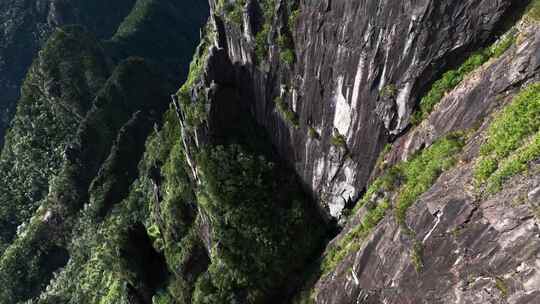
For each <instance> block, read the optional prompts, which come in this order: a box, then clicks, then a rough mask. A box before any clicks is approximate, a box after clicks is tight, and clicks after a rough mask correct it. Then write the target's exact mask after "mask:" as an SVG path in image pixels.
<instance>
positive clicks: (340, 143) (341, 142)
mask: <svg viewBox="0 0 540 304" xmlns="http://www.w3.org/2000/svg"><path fill="white" fill-rule="evenodd" d="M330 143H332V145H333V146H334V147H336V148H341V149H347V139H345V136H343V135H342V134H339V133H338V132H337V131H336V132H335V134H334V135H333V136H332V138H331V139H330Z"/></svg>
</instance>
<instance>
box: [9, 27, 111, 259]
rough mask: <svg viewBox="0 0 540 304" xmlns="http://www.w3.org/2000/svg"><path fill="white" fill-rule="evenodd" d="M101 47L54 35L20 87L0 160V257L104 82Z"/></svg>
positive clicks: (65, 32)
mask: <svg viewBox="0 0 540 304" xmlns="http://www.w3.org/2000/svg"><path fill="white" fill-rule="evenodd" d="M106 62H107V57H106V56H105V55H104V53H103V50H102V48H101V45H100V44H99V42H97V40H96V39H95V38H93V37H92V36H91V35H89V34H87V33H85V32H84V31H83V30H82V29H81V28H78V27H68V28H64V29H60V30H58V31H57V32H55V33H54V34H53V35H52V36H51V38H50V39H49V40H48V42H47V44H46V45H45V47H44V49H43V51H42V52H41V53H40V56H39V57H38V58H37V59H36V61H35V62H34V64H33V65H32V67H31V68H30V71H29V73H28V75H27V77H26V80H25V81H24V83H23V86H22V96H21V99H20V101H19V103H18V107H17V113H16V115H15V117H14V120H13V122H12V128H11V130H10V131H9V132H8V134H7V136H6V144H5V146H4V150H3V151H2V154H1V156H0V171H1V172H2V174H1V176H0V252H3V248H2V247H3V246H4V244H7V243H9V242H10V241H11V239H12V238H13V237H14V235H15V230H16V227H17V226H18V225H20V224H22V223H24V222H27V221H28V220H29V219H30V217H31V216H32V214H33V213H34V212H35V211H36V209H37V208H38V207H39V205H40V204H41V200H42V199H43V198H44V197H45V196H46V194H47V192H48V189H49V180H50V179H51V178H52V177H53V176H55V175H56V174H57V173H58V171H59V168H60V166H61V164H62V161H63V152H64V147H65V146H66V145H67V143H69V142H70V141H71V140H72V139H73V138H74V136H75V132H73V130H75V129H77V126H78V125H79V123H80V121H81V120H82V118H83V117H84V115H85V114H86V112H87V111H88V109H89V108H90V106H91V104H92V99H93V97H94V96H95V94H96V92H98V91H99V88H100V87H101V86H102V85H103V84H104V83H105V81H106V79H107V77H108V76H109V73H110V71H109V67H108V65H107V63H106Z"/></svg>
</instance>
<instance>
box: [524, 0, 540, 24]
mask: <svg viewBox="0 0 540 304" xmlns="http://www.w3.org/2000/svg"><path fill="white" fill-rule="evenodd" d="M525 17H526V18H527V19H529V20H532V21H536V22H538V21H540V0H533V1H532V2H531V4H529V8H528V9H527V13H526V15H525Z"/></svg>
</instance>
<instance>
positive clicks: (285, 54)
mask: <svg viewBox="0 0 540 304" xmlns="http://www.w3.org/2000/svg"><path fill="white" fill-rule="evenodd" d="M279 56H280V58H281V61H283V62H285V64H287V65H288V66H292V65H293V64H294V60H295V55H294V51H293V50H291V49H285V50H282V51H281V52H280V54H279Z"/></svg>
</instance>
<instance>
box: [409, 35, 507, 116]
mask: <svg viewBox="0 0 540 304" xmlns="http://www.w3.org/2000/svg"><path fill="white" fill-rule="evenodd" d="M515 40H516V33H514V32H513V31H511V32H509V33H507V34H506V35H504V36H503V37H502V38H501V39H500V40H499V41H497V42H495V43H494V44H493V45H492V46H490V47H488V48H486V49H484V50H481V51H479V52H477V53H475V54H474V55H472V56H471V57H469V58H468V59H467V60H466V61H465V62H464V63H463V64H462V65H461V66H460V67H459V68H457V69H455V70H450V71H448V72H446V73H444V74H443V75H442V78H441V79H439V80H437V81H436V82H435V83H434V84H433V86H432V87H431V89H430V90H429V92H428V93H427V94H426V95H425V96H424V97H423V98H422V99H421V100H420V108H419V110H418V111H416V112H415V113H414V115H413V116H412V118H411V123H413V124H415V125H417V124H419V123H420V122H422V121H423V120H424V119H425V118H427V116H428V115H429V114H430V113H431V111H433V109H434V108H435V106H436V105H437V104H438V103H439V101H441V99H442V98H443V97H444V95H445V94H446V93H448V92H450V91H451V90H452V89H453V88H455V87H456V86H457V85H458V84H460V83H461V82H462V81H463V80H464V79H465V78H466V77H467V76H468V75H469V74H470V73H471V72H473V71H474V70H476V69H477V68H478V67H480V66H481V65H483V64H484V63H485V62H487V61H488V60H489V59H491V58H498V57H500V56H501V55H502V54H503V53H504V52H506V50H507V49H508V48H509V47H510V46H512V45H513V44H514V43H515Z"/></svg>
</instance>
